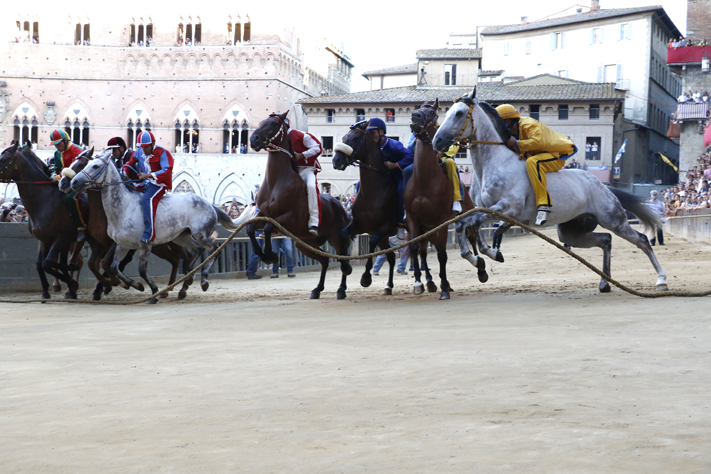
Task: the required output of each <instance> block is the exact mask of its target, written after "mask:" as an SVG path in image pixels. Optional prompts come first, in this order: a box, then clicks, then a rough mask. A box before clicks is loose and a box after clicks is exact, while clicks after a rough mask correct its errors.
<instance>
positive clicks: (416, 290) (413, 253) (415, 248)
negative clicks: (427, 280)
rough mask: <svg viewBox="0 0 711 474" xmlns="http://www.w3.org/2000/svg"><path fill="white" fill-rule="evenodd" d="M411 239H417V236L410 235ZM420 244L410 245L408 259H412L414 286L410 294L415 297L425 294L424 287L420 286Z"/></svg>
mask: <svg viewBox="0 0 711 474" xmlns="http://www.w3.org/2000/svg"><path fill="white" fill-rule="evenodd" d="M410 235H411V236H412V238H415V237H419V235H414V234H410ZM423 245H424V244H423ZM419 255H420V242H415V243H414V244H410V257H411V258H412V266H413V267H414V269H415V286H414V287H413V288H412V293H413V294H415V295H421V294H422V293H424V292H425V287H424V285H423V284H422V271H421V270H420V259H419V258H418V257H419Z"/></svg>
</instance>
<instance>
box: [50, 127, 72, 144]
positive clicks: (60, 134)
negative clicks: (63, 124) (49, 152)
mask: <svg viewBox="0 0 711 474" xmlns="http://www.w3.org/2000/svg"><path fill="white" fill-rule="evenodd" d="M49 139H50V140H51V143H50V145H56V144H57V143H59V142H61V141H62V140H67V141H69V140H70V138H69V135H67V132H65V131H64V130H55V131H53V132H52V133H50V134H49Z"/></svg>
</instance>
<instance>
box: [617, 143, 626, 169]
mask: <svg viewBox="0 0 711 474" xmlns="http://www.w3.org/2000/svg"><path fill="white" fill-rule="evenodd" d="M625 146H627V139H626V138H625V141H624V142H622V146H621V147H620V151H618V152H617V155H616V156H615V163H617V162H618V161H620V158H622V154H623V153H624V152H625Z"/></svg>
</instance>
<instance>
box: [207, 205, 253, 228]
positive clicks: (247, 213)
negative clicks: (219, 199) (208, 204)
mask: <svg viewBox="0 0 711 474" xmlns="http://www.w3.org/2000/svg"><path fill="white" fill-rule="evenodd" d="M212 207H214V208H215V212H216V213H217V220H218V222H219V223H220V224H222V227H224V228H225V229H227V230H235V229H236V228H237V227H239V226H241V225H242V224H244V223H245V222H247V221H248V220H249V219H251V218H252V217H254V216H256V215H257V206H255V205H254V203H252V204H250V205H249V206H247V207H245V208H244V211H242V214H240V215H239V217H238V218H237V219H234V220H233V219H232V218H231V217H230V216H229V215H228V214H227V213H226V212H225V211H223V210H222V209H220V208H219V207H217V206H212Z"/></svg>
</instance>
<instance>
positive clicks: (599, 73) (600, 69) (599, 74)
mask: <svg viewBox="0 0 711 474" xmlns="http://www.w3.org/2000/svg"><path fill="white" fill-rule="evenodd" d="M603 73H604V66H598V67H597V82H602V81H603V78H604V76H603Z"/></svg>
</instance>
